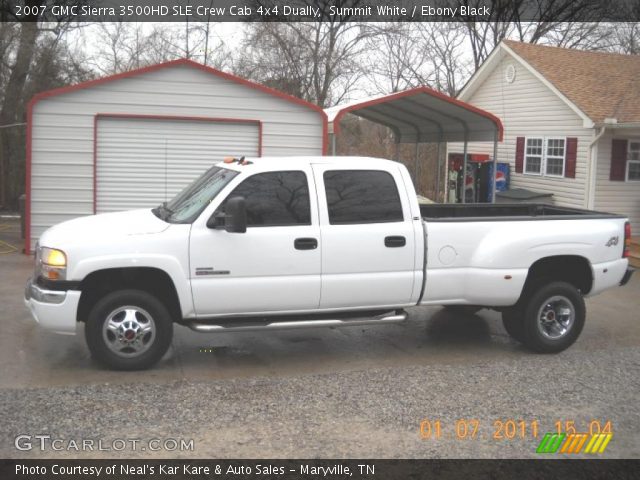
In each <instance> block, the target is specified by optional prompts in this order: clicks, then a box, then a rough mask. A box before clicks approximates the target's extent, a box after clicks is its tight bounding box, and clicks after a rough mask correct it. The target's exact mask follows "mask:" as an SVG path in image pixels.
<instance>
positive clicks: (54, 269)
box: [36, 247, 67, 280]
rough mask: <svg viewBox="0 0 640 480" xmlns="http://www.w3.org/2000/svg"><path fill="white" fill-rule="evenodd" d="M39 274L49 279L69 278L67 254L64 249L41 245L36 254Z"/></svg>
mask: <svg viewBox="0 0 640 480" xmlns="http://www.w3.org/2000/svg"><path fill="white" fill-rule="evenodd" d="M36 262H37V265H36V269H37V271H38V275H40V276H42V277H43V278H46V279H47V280H65V279H66V278H67V256H66V255H65V253H64V252H63V251H62V250H58V249H55V248H48V247H41V248H40V251H39V252H38V254H37V255H36Z"/></svg>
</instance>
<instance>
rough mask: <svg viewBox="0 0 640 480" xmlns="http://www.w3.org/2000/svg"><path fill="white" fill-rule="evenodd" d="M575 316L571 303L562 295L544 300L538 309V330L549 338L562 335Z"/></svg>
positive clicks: (569, 327)
mask: <svg viewBox="0 0 640 480" xmlns="http://www.w3.org/2000/svg"><path fill="white" fill-rule="evenodd" d="M575 318H576V311H575V308H574V306H573V303H571V301H570V300H569V299H568V298H567V297H564V296H562V295H556V296H553V297H551V298H549V299H548V300H546V301H545V302H544V303H543V305H542V307H540V310H539V311H538V330H539V331H540V333H541V334H542V335H543V336H544V337H545V338H548V339H550V340H557V339H559V338H562V337H564V336H565V335H566V334H567V333H568V332H569V330H571V327H572V326H573V323H574V321H575Z"/></svg>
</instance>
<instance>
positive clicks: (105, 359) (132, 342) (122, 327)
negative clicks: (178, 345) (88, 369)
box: [85, 290, 173, 370]
mask: <svg viewBox="0 0 640 480" xmlns="http://www.w3.org/2000/svg"><path fill="white" fill-rule="evenodd" d="M172 337H173V322H172V320H171V315H170V314H169V312H168V311H167V308H166V307H165V306H164V304H163V303H162V302H160V301H159V300H158V299H157V298H155V297H154V296H153V295H151V294H149V293H147V292H144V291H141V290H119V291H116V292H112V293H109V294H107V295H105V296H104V297H103V298H102V299H100V300H99V301H98V302H97V303H96V304H95V306H94V307H93V308H92V309H91V312H90V313H89V316H88V318H87V324H86V326H85V338H86V340H87V345H88V346H89V350H90V351H91V355H92V356H93V358H95V359H96V360H97V361H98V362H100V363H102V364H103V365H106V366H108V367H110V368H113V369H115V370H142V369H145V368H149V367H151V366H152V365H154V364H155V363H157V362H158V361H159V360H160V359H161V358H162V356H163V355H164V354H165V353H166V351H167V349H168V348H169V345H170V344H171V338H172Z"/></svg>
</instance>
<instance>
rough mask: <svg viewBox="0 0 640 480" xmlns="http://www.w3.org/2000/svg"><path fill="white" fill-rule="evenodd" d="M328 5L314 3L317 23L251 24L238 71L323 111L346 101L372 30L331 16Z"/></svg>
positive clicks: (248, 27)
mask: <svg viewBox="0 0 640 480" xmlns="http://www.w3.org/2000/svg"><path fill="white" fill-rule="evenodd" d="M352 3H353V4H354V5H355V4H358V3H359V1H358V0H354V2H352ZM331 4H332V2H331V1H329V0H320V1H318V2H316V3H315V6H316V7H317V8H320V16H321V18H322V21H321V22H319V21H317V22H290V23H273V22H267V23H259V22H257V23H252V24H249V25H248V26H247V29H246V33H247V35H246V39H245V42H244V48H245V54H244V55H243V58H241V59H239V62H238V65H237V69H238V72H239V73H241V74H243V75H245V76H248V77H250V78H253V79H255V80H257V81H260V82H263V83H266V84H268V85H271V86H273V87H275V88H279V89H280V90H283V91H285V92H287V93H290V94H293V95H297V96H299V97H301V98H304V99H306V100H309V101H311V102H314V103H316V104H318V105H320V106H323V107H326V106H329V105H333V104H336V103H339V102H340V101H342V100H344V99H345V98H346V97H347V95H348V94H349V92H350V91H351V90H352V88H353V86H354V85H355V83H356V82H357V81H358V79H359V78H360V77H361V76H362V68H361V67H360V65H359V60H360V59H361V58H362V57H361V54H362V53H363V52H364V50H365V42H364V40H365V39H366V38H367V36H368V35H370V31H369V30H368V29H366V28H364V25H363V24H362V23H358V22H352V21H350V20H351V19H350V17H348V16H339V15H337V14H331V12H330V9H329V7H330V5H331Z"/></svg>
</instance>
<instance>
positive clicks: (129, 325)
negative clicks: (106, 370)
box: [102, 305, 156, 358]
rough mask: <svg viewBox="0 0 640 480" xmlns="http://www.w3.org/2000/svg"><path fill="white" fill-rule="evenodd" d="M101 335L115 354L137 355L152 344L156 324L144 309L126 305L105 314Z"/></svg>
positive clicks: (127, 356)
mask: <svg viewBox="0 0 640 480" xmlns="http://www.w3.org/2000/svg"><path fill="white" fill-rule="evenodd" d="M102 337H103V339H104V342H105V344H106V345H107V347H109V350H111V351H112V352H113V353H115V354H116V355H118V356H120V357H124V358H131V357H137V356H139V355H141V354H143V353H144V352H146V351H147V350H148V349H149V348H150V347H151V345H153V341H154V339H155V337H156V324H155V322H154V320H153V317H152V316H151V315H150V314H149V312H147V311H146V310H144V309H142V308H140V307H137V306H132V305H126V306H123V307H119V308H117V309H116V310H114V311H113V312H111V313H110V314H109V315H108V316H107V319H106V321H105V322H104V326H103V327H102Z"/></svg>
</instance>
